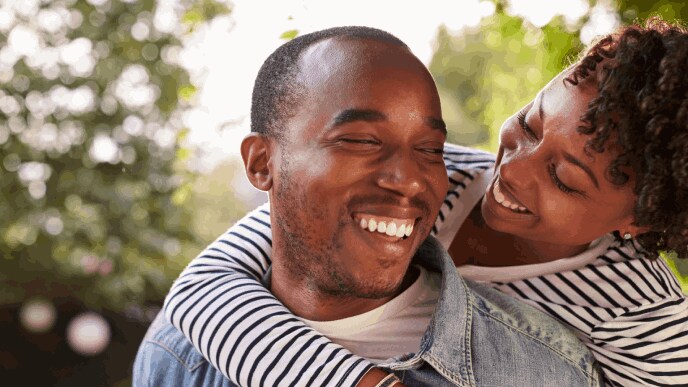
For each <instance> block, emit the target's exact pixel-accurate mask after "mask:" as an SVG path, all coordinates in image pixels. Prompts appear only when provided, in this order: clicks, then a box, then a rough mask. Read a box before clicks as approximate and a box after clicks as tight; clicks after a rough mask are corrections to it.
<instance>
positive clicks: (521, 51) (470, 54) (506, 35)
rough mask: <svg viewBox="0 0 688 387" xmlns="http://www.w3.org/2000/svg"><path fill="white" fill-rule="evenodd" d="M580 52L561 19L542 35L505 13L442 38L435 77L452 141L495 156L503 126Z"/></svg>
mask: <svg viewBox="0 0 688 387" xmlns="http://www.w3.org/2000/svg"><path fill="white" fill-rule="evenodd" d="M580 48H581V44H580V40H579V39H578V37H577V34H574V33H571V32H568V31H567V30H566V29H565V27H564V26H563V23H562V21H561V19H556V20H554V21H552V22H551V23H550V24H549V25H547V26H545V27H544V28H542V29H540V28H537V27H534V26H532V25H530V24H528V23H527V22H525V21H524V20H522V19H521V18H518V17H513V16H509V15H507V14H505V13H504V12H503V11H499V12H496V13H495V14H494V15H492V16H490V17H487V18H485V19H483V21H482V22H481V24H480V26H479V27H478V28H476V29H473V30H467V31H463V33H462V34H457V35H456V36H453V35H451V34H449V33H448V32H447V31H446V30H444V29H442V30H440V32H439V34H438V49H437V51H436V53H435V55H434V57H433V59H432V61H431V63H430V71H431V72H432V74H433V76H434V77H435V80H436V82H437V85H438V89H439V90H440V95H441V97H442V111H443V115H444V118H445V120H446V121H447V126H448V127H449V140H450V141H452V142H456V143H459V144H465V145H471V146H477V147H480V148H484V149H490V150H493V151H494V150H495V149H496V148H497V145H498V143H499V136H498V133H499V128H500V127H501V124H502V122H504V120H505V119H506V118H507V117H509V116H510V115H512V114H514V113H515V112H516V111H517V109H519V108H520V107H521V106H524V105H525V104H526V103H528V102H529V101H530V100H532V99H533V97H534V96H535V94H536V93H537V92H538V90H540V89H541V88H542V87H543V86H544V85H545V84H546V83H547V82H548V81H549V80H550V79H552V77H554V76H555V75H556V74H558V73H559V72H560V71H561V70H562V69H563V68H564V67H566V65H567V64H568V62H569V61H570V58H571V57H573V56H574V55H576V54H577V53H578V51H579V50H580Z"/></svg>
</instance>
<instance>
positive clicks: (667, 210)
mask: <svg viewBox="0 0 688 387" xmlns="http://www.w3.org/2000/svg"><path fill="white" fill-rule="evenodd" d="M687 31H688V30H686V28H684V27H682V26H680V25H678V24H671V23H668V22H666V21H664V20H662V19H661V18H659V17H653V18H650V19H648V20H647V21H646V23H645V24H644V25H638V24H636V25H631V26H627V27H624V28H622V29H621V30H620V31H618V32H617V33H614V34H612V35H609V36H607V37H605V38H604V39H601V40H600V41H598V42H597V43H596V44H594V45H593V46H592V47H591V48H590V49H589V50H588V51H587V53H586V54H585V55H584V56H583V58H582V59H581V60H580V61H579V62H578V63H577V64H576V65H575V67H574V70H573V72H572V74H571V75H569V77H567V78H566V80H565V82H569V83H571V84H573V85H578V84H579V83H580V82H583V81H585V80H586V78H588V77H590V78H589V80H592V81H595V82H597V90H598V92H599V95H598V96H597V97H596V98H593V99H592V100H591V101H590V103H589V105H588V109H587V111H586V112H585V113H584V114H583V116H582V117H581V120H582V122H583V125H582V126H580V127H579V128H578V131H579V132H580V133H583V134H587V135H590V136H591V138H590V139H589V140H588V142H587V150H588V151H589V150H590V149H592V150H593V151H596V152H603V151H604V150H605V146H606V145H607V144H608V141H613V143H614V144H617V145H618V146H620V147H621V149H622V150H621V154H620V155H619V156H618V157H617V158H616V159H615V160H614V161H613V162H612V163H611V165H610V166H609V167H608V169H607V176H606V177H607V179H608V180H609V181H610V182H612V183H614V184H618V185H622V184H625V183H626V182H627V181H628V179H629V175H628V174H627V173H624V171H628V168H631V169H632V170H633V172H634V175H635V187H634V192H635V194H636V196H637V198H638V201H637V203H636V205H635V208H634V215H635V224H636V225H637V226H641V227H647V228H648V229H649V230H650V231H649V232H646V233H643V234H641V235H637V236H636V238H635V239H636V240H637V241H638V242H639V243H640V244H641V245H642V246H643V247H644V249H646V250H647V251H648V252H649V253H650V254H651V256H652V257H657V252H658V251H660V250H673V251H675V252H676V253H677V254H678V256H679V257H684V258H685V257H688V32H687Z"/></svg>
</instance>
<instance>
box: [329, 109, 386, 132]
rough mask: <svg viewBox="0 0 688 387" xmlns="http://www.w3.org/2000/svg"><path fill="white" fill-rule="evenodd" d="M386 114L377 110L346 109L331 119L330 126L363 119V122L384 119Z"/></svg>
mask: <svg viewBox="0 0 688 387" xmlns="http://www.w3.org/2000/svg"><path fill="white" fill-rule="evenodd" d="M386 119H387V116H386V115H384V114H383V113H382V112H380V111H377V110H366V109H346V110H342V111H341V112H339V114H337V116H336V117H335V118H334V120H333V121H332V125H331V127H333V128H335V127H337V126H341V125H344V124H348V123H350V122H356V121H365V122H379V121H385V120H386Z"/></svg>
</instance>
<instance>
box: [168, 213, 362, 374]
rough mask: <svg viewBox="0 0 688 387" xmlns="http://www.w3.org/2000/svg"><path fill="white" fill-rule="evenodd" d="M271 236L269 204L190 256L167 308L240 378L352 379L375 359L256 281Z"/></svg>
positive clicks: (215, 361)
mask: <svg viewBox="0 0 688 387" xmlns="http://www.w3.org/2000/svg"><path fill="white" fill-rule="evenodd" d="M271 238H272V233H271V231H270V213H269V206H268V205H267V204H266V205H264V206H262V207H259V208H257V209H256V210H254V211H252V212H251V213H249V214H248V215H246V216H245V217H244V218H242V219H241V220H239V222H237V223H236V224H235V225H234V226H232V227H231V228H230V229H229V230H228V231H227V232H226V233H225V234H224V235H222V236H220V237H219V238H218V239H217V240H215V241H214V242H213V243H211V244H210V245H209V246H208V247H207V248H206V249H205V250H204V251H203V252H201V254H199V255H198V257H196V258H195V259H194V260H193V261H191V263H190V264H189V265H188V266H187V267H186V269H184V271H183V272H182V273H181V275H180V277H179V278H178V279H177V280H176V281H175V283H174V284H173V286H172V289H171V290H170V293H169V294H168V296H167V298H166V300H165V306H164V310H165V316H166V317H167V319H168V320H169V321H170V322H171V323H172V324H173V325H174V326H175V327H176V328H177V329H179V330H180V331H181V332H182V333H183V334H184V335H185V336H186V337H187V338H188V339H189V341H191V343H192V344H193V346H194V347H195V348H196V349H197V350H198V351H199V352H200V353H201V354H202V355H203V356H204V357H205V358H206V359H207V360H208V361H209V362H210V363H211V364H212V365H213V366H214V367H215V368H217V369H218V370H220V371H221V372H222V373H223V374H224V375H225V377H227V378H229V379H230V380H231V381H232V382H234V383H236V384H238V385H240V386H258V385H269V386H307V385H318V386H325V385H344V386H353V385H356V383H358V381H359V380H360V379H361V378H362V377H363V375H365V373H366V372H367V371H368V370H369V369H370V368H371V367H373V364H372V363H370V362H369V361H367V360H365V359H363V358H360V357H357V356H355V355H353V354H352V353H350V352H349V351H348V350H346V349H344V348H342V347H341V346H339V345H337V344H334V343H332V342H331V341H329V340H328V339H327V338H326V337H324V336H322V335H321V334H319V333H318V332H316V331H314V330H313V329H311V328H310V327H308V326H307V325H306V324H304V323H303V322H302V321H301V320H299V319H297V318H296V317H295V316H294V315H293V314H292V313H291V312H290V311H289V310H288V309H287V308H286V307H284V305H282V304H281V303H280V302H279V301H278V300H277V299H276V298H275V297H274V296H273V295H272V294H271V293H270V292H269V291H268V290H267V289H266V288H265V287H264V286H263V285H262V284H261V282H260V279H261V278H262V276H263V275H264V274H265V272H266V270H267V268H268V267H269V265H270V254H271V251H272V240H271ZM268 354H269V355H268Z"/></svg>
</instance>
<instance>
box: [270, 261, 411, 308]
mask: <svg viewBox="0 0 688 387" xmlns="http://www.w3.org/2000/svg"><path fill="white" fill-rule="evenodd" d="M273 253H274V251H273ZM274 255H276V254H273V256H274ZM417 278H418V270H416V269H414V268H412V267H411V268H409V270H408V271H407V273H406V276H405V277H404V279H403V280H402V282H401V285H400V286H399V288H398V289H397V291H396V292H394V293H393V294H392V295H389V296H386V297H380V298H365V297H356V296H352V295H346V294H333V293H329V292H324V291H322V290H320V289H318V288H317V287H316V286H315V285H314V284H313V282H312V281H310V280H308V279H306V278H294V276H292V275H291V274H290V272H289V269H288V267H286V266H285V265H280V259H274V258H273V265H272V277H271V281H270V282H271V284H270V291H271V292H272V294H274V295H275V297H277V299H278V300H280V302H282V303H283V304H284V305H285V306H286V307H287V308H288V309H289V310H290V311H291V312H292V313H294V314H295V315H296V316H299V317H301V318H304V319H307V320H311V321H333V320H340V319H343V318H347V317H352V316H356V315H359V314H362V313H365V312H369V311H371V310H373V309H375V308H378V307H380V306H382V305H384V304H385V303H387V302H389V301H390V300H391V299H393V298H394V297H396V296H398V295H399V294H401V293H402V292H403V291H404V290H406V289H407V288H408V287H409V286H411V284H413V282H414V281H415V280H416V279H417Z"/></svg>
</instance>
